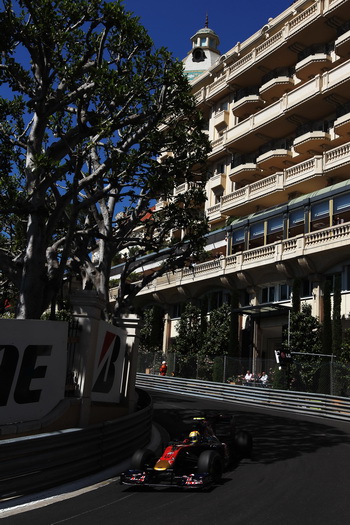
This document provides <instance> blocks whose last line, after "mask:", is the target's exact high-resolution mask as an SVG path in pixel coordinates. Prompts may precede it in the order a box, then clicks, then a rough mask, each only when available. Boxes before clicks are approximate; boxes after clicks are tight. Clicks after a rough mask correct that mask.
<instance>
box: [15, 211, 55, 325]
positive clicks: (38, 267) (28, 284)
mask: <svg viewBox="0 0 350 525" xmlns="http://www.w3.org/2000/svg"><path fill="white" fill-rule="evenodd" d="M46 288H47V276H46V240H45V225H44V220H43V219H42V218H41V217H40V216H38V215H37V214H35V215H34V214H32V215H31V216H30V217H29V220H28V228H27V250H26V255H25V258H24V264H23V272H22V282H21V288H20V291H19V300H18V305H17V315H16V317H17V318H18V319H40V316H41V314H42V313H43V312H44V310H45V308H46V307H47V305H46V304H45V298H46V292H47V290H46Z"/></svg>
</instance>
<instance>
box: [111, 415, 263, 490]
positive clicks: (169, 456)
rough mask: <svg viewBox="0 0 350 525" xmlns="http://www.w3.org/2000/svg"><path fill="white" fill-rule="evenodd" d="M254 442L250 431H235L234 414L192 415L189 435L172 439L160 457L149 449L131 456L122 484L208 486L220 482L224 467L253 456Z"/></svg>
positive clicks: (183, 486)
mask: <svg viewBox="0 0 350 525" xmlns="http://www.w3.org/2000/svg"><path fill="white" fill-rule="evenodd" d="M218 431H219V432H218ZM220 438H221V439H220ZM222 438H225V441H223V440H222ZM252 444H253V440H252V436H251V435H250V434H249V433H248V432H245V431H239V432H236V430H235V425H234V419H233V418H232V417H229V418H227V417H224V416H221V415H220V416H216V417H214V418H211V419H210V418H202V417H201V418H193V426H192V430H191V432H190V433H189V435H188V437H186V438H185V439H183V440H179V441H173V442H170V443H169V444H168V446H167V447H166V448H165V450H164V451H163V453H162V455H161V456H160V457H157V456H156V455H155V454H154V453H153V452H152V451H151V450H149V449H139V450H137V451H136V452H135V453H134V455H133V456H132V458H131V469H130V470H127V471H126V472H123V473H122V474H121V476H120V483H121V484H122V485H131V486H138V487H140V486H141V487H169V486H175V487H182V488H190V489H193V488H197V489H200V488H207V487H209V486H211V485H213V484H215V483H218V482H219V481H220V479H221V476H222V473H223V470H224V469H225V468H226V467H227V466H228V465H230V464H232V463H233V462H234V461H235V460H236V459H237V458H239V457H241V458H242V457H250V456H251V453H252Z"/></svg>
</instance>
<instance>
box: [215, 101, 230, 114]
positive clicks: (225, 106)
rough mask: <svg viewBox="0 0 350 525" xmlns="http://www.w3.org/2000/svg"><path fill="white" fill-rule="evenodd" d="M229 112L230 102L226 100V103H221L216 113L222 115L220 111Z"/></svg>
mask: <svg viewBox="0 0 350 525" xmlns="http://www.w3.org/2000/svg"><path fill="white" fill-rule="evenodd" d="M227 110H228V102H227V100H225V102H220V103H219V104H218V105H217V106H216V113H220V111H227Z"/></svg>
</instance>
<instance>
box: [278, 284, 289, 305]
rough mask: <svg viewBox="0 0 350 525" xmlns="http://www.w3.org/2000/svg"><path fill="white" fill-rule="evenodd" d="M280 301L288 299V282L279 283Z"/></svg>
mask: <svg viewBox="0 0 350 525" xmlns="http://www.w3.org/2000/svg"><path fill="white" fill-rule="evenodd" d="M279 291H280V301H288V300H289V299H290V294H291V289H290V286H289V285H288V284H280V290H279Z"/></svg>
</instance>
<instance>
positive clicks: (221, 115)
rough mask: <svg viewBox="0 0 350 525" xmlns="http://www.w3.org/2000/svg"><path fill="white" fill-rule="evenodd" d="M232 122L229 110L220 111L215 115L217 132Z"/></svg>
mask: <svg viewBox="0 0 350 525" xmlns="http://www.w3.org/2000/svg"><path fill="white" fill-rule="evenodd" d="M229 120H230V114H229V112H228V111H227V110H224V111H219V112H218V113H216V114H215V115H214V126H215V127H216V129H217V130H220V129H222V128H225V127H226V126H228V124H229Z"/></svg>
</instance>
